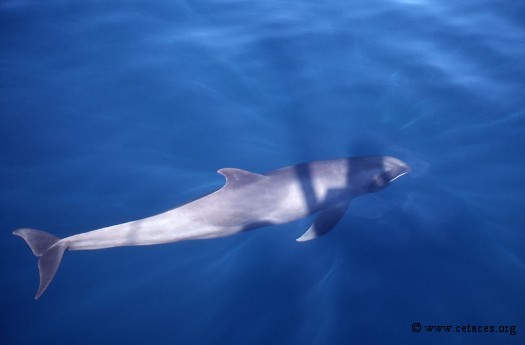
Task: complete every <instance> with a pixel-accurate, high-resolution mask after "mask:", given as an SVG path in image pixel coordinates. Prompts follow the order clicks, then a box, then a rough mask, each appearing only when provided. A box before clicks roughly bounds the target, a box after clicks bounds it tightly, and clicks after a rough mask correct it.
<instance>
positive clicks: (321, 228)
mask: <svg viewBox="0 0 525 345" xmlns="http://www.w3.org/2000/svg"><path fill="white" fill-rule="evenodd" d="M349 201H350V200H347V201H343V202H340V203H338V204H335V205H334V206H332V207H330V208H328V209H326V210H324V211H322V212H320V213H319V215H317V218H315V220H314V223H313V224H312V226H310V227H309V228H308V230H306V232H305V233H304V234H303V235H302V236H301V237H299V238H298V239H297V240H296V241H297V242H305V241H310V240H313V239H316V238H318V237H321V236H323V235H325V234H327V233H328V232H330V230H332V229H333V228H334V227H335V226H336V225H337V223H339V221H340V220H341V218H343V216H344V215H345V212H346V209H347V207H348V203H349Z"/></svg>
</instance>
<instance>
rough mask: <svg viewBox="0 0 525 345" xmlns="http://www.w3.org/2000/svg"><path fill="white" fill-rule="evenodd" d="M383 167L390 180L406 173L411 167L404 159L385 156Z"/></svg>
mask: <svg viewBox="0 0 525 345" xmlns="http://www.w3.org/2000/svg"><path fill="white" fill-rule="evenodd" d="M383 168H384V169H385V174H386V176H387V178H388V181H389V182H392V181H394V180H395V179H397V178H399V177H401V176H403V175H405V174H406V173H408V172H409V171H410V167H409V166H408V164H406V163H405V162H403V161H400V160H399V159H397V158H394V157H385V158H383Z"/></svg>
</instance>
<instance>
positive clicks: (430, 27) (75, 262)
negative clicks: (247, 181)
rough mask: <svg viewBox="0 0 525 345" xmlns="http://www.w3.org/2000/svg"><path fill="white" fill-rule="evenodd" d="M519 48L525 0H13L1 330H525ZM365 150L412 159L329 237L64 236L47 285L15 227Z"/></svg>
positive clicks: (128, 210) (195, 338)
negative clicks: (78, 245)
mask: <svg viewBox="0 0 525 345" xmlns="http://www.w3.org/2000/svg"><path fill="white" fill-rule="evenodd" d="M524 61H525V3H524V2H523V1H512V0H509V1H483V0H481V1H464V0H457V1H433V0H397V1H396V0H373V1H363V0H349V1H342V0H327V1H307V0H292V1H275V0H269V1H268V0H265V1H261V0H254V1H239V0H232V1H228V0H217V1H210V0H202V1H182V0H181V1H177V0H175V1H166V0H164V1H129V0H128V1H93V0H90V1H85V0H78V1H54V0H48V1H29V0H28V1H23V0H16V1H15V0H14V1H10V0H3V1H1V2H0V120H1V122H0V209H1V213H0V273H1V279H0V292H1V293H0V319H1V323H0V343H1V344H146V343H147V344H228V345H231V344H365V343H367V344H423V343H424V344H445V343H446V344H525V293H524V292H525V233H524V232H525V212H524V205H525V178H524V174H525V63H524ZM358 155H390V156H395V157H397V158H399V159H402V160H403V161H405V162H407V163H408V164H409V165H410V166H411V167H412V171H411V172H410V173H409V174H408V175H406V176H403V177H402V178H400V179H399V180H396V181H395V182H394V183H393V184H392V185H391V186H390V187H388V188H387V189H385V190H383V191H381V192H379V193H375V194H370V195H365V196H362V197H359V198H357V199H355V200H353V201H352V203H351V204H350V208H349V211H348V212H347V214H346V216H345V217H344V219H343V220H342V221H341V222H340V223H339V225H338V226H337V227H336V228H335V229H334V230H333V231H332V232H330V234H328V235H326V236H325V237H323V238H320V239H318V240H315V241H310V242H307V243H297V242H296V241H295V239H296V238H297V237H299V236H300V235H301V234H302V233H303V232H304V231H305V230H306V229H307V228H308V227H309V225H310V223H311V222H312V220H313V218H311V217H310V218H308V219H304V220H300V221H297V222H293V223H290V224H286V225H281V226H274V227H267V228H262V229H259V230H256V231H250V232H247V233H243V234H240V235H237V236H233V237H228V238H223V239H215V240H208V241H188V242H180V243H175V244H167V245H160V246H145V247H123V248H115V249H107V250H99V251H77V252H66V253H65V255H64V259H63V261H62V264H61V266H60V268H59V270H58V273H57V275H56V277H55V279H54V281H53V282H52V284H51V286H50V287H49V289H48V290H47V291H46V293H45V294H44V295H43V296H42V297H41V298H40V299H39V300H38V301H35V300H34V299H33V297H34V295H35V293H36V290H37V287H38V269H37V259H36V258H35V257H34V256H33V254H32V253H31V251H30V250H29V248H28V246H27V245H26V244H25V243H24V241H22V240H21V239H20V238H18V237H15V236H13V235H12V231H13V230H15V229H17V228H21V227H31V228H36V229H42V230H46V231H49V232H50V233H52V234H54V235H56V236H59V237H67V236H70V235H73V234H76V233H80V232H84V231H89V230H92V229H96V228H100V227H104V226H108V225H113V224H117V223H122V222H126V221H130V220H134V219H138V218H143V217H147V216H151V215H154V214H157V213H160V212H163V211H165V210H168V209H170V208H173V207H175V206H177V205H179V204H181V203H183V202H185V201H188V200H191V199H192V198H195V197H198V196H199V195H201V194H203V193H207V192H210V191H213V190H214V189H217V188H220V187H221V186H222V184H223V182H224V181H223V180H224V179H223V177H222V176H220V175H218V174H217V173H216V171H217V170H218V169H220V168H224V167H236V168H242V169H245V170H249V171H253V172H257V173H264V172H265V171H270V170H273V169H276V168H279V167H283V166H287V165H292V164H296V163H300V162H305V161H312V160H320V159H331V158H339V157H346V156H358ZM417 324H420V325H421V328H420V330H419V331H418V328H417V327H418V326H417ZM432 325H436V326H438V325H444V326H445V325H451V326H453V329H452V331H451V332H448V333H447V332H443V331H441V332H437V331H436V330H434V331H432V329H431V331H429V330H428V329H429V328H428V326H432ZM457 326H459V328H456V327H457ZM467 326H468V327H467ZM472 326H475V327H476V331H472ZM478 326H482V328H481V330H482V329H483V327H484V326H488V327H489V328H488V329H489V330H490V326H493V327H495V328H494V332H490V331H488V332H485V331H482V332H480V331H479V329H478V328H477V327H478ZM462 327H464V328H465V329H467V330H470V331H466V330H465V331H463V330H462ZM511 330H513V331H511Z"/></svg>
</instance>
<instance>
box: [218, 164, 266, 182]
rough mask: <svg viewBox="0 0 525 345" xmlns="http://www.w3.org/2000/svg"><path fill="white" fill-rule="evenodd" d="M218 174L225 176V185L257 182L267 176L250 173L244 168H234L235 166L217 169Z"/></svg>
mask: <svg viewBox="0 0 525 345" xmlns="http://www.w3.org/2000/svg"><path fill="white" fill-rule="evenodd" d="M217 172H218V173H219V174H221V175H223V176H224V177H226V185H227V186H231V185H236V184H245V183H252V182H257V181H260V180H262V179H266V178H268V177H267V176H264V175H261V174H256V173H252V172H249V171H246V170H242V169H236V168H223V169H220V170H219V171H217Z"/></svg>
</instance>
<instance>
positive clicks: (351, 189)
mask: <svg viewBox="0 0 525 345" xmlns="http://www.w3.org/2000/svg"><path fill="white" fill-rule="evenodd" d="M409 170H410V168H409V166H408V165H407V164H405V163H403V162H402V161H400V160H399V159H396V158H393V157H387V156H366V157H351V158H341V159H334V160H324V161H314V162H310V163H303V164H298V165H293V166H289V167H285V168H281V169H277V170H273V171H270V172H268V173H266V174H264V175H262V174H256V173H252V172H248V171H245V170H241V169H234V168H225V169H220V170H219V171H218V173H219V174H221V175H223V176H224V177H225V178H226V183H225V185H224V186H223V187H222V188H221V189H219V190H217V191H215V192H213V193H211V194H208V195H206V196H204V197H202V198H200V199H197V200H195V201H192V202H189V203H187V204H184V205H182V206H180V207H177V208H175V209H172V210H170V211H167V212H164V213H161V214H159V215H156V216H153V217H149V218H145V219H140V220H135V221H132V222H128V223H123V224H119V225H113V226H109V227H105V228H101V229H98V230H93V231H89V232H84V233H81V234H78V235H73V236H70V237H66V238H62V239H60V238H58V237H55V236H53V235H51V234H49V233H47V232H45V231H40V230H34V229H18V230H15V231H14V232H13V234H15V235H17V236H20V237H22V238H23V239H24V240H25V241H26V242H27V244H28V245H29V247H30V248H31V250H32V251H33V253H34V254H35V255H36V256H38V257H39V260H38V269H39V272H40V286H39V289H38V292H37V294H36V296H35V299H38V298H39V297H40V296H41V295H42V293H43V292H44V291H45V290H46V289H47V287H48V286H49V284H50V283H51V280H52V279H53V277H54V276H55V273H56V271H57V269H58V266H59V265H60V262H61V260H62V255H63V254H64V251H66V250H91V249H103V248H111V247H119V246H142V245H152V244H162V243H171V242H178V241H185V240H197V239H210V238H217V237H224V236H230V235H233V234H237V233H240V232H243V231H246V230H250V229H255V228H260V227H263V226H268V225H275V224H284V223H288V222H291V221H294V220H297V219H300V218H304V217H306V216H309V215H311V214H317V216H316V218H315V220H314V222H313V224H312V225H311V226H310V228H309V229H308V230H307V231H306V232H305V233H304V234H303V235H302V236H301V237H299V238H298V239H297V241H298V242H304V241H308V240H312V239H315V238H317V237H319V236H322V235H324V234H326V233H327V232H329V231H330V230H331V229H332V228H333V227H334V226H335V225H336V224H337V223H338V222H339V220H340V219H341V218H342V217H343V215H344V213H345V211H346V209H347V206H348V203H349V202H350V200H351V199H353V198H355V197H356V196H359V195H362V194H366V193H371V192H376V191H379V190H381V189H383V188H385V187H386V186H387V185H388V184H389V183H390V182H392V181H394V180H395V179H397V178H398V177H400V176H402V175H404V174H406V173H407V172H409Z"/></svg>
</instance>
